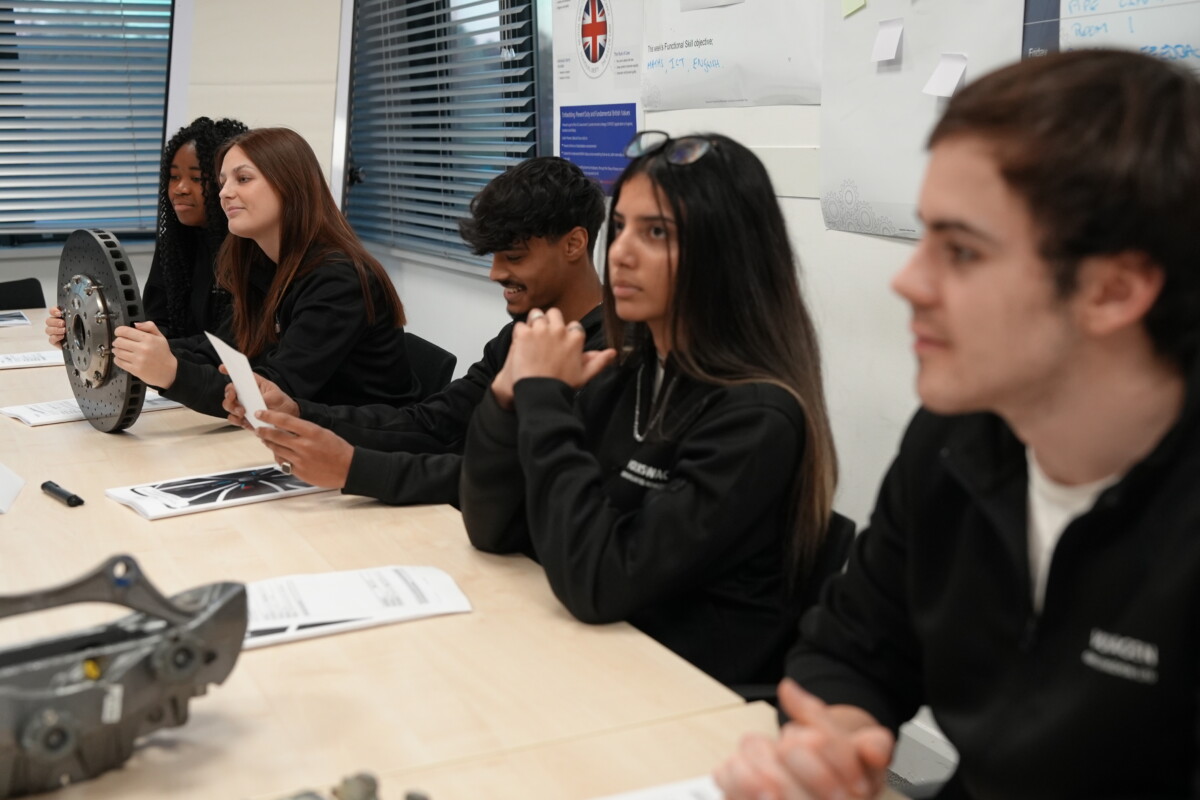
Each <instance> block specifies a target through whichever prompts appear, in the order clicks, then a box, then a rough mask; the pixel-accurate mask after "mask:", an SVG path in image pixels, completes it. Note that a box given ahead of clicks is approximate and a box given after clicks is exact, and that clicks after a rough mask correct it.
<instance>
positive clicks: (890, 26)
mask: <svg viewBox="0 0 1200 800" xmlns="http://www.w3.org/2000/svg"><path fill="white" fill-rule="evenodd" d="M902 33H904V18H903V17H897V18H896V19H885V20H882V21H881V22H880V23H879V32H878V33H877V34H875V47H874V48H872V50H871V60H872V61H891V60H892V59H894V58H895V57H896V53H897V52H899V49H900V34H902Z"/></svg>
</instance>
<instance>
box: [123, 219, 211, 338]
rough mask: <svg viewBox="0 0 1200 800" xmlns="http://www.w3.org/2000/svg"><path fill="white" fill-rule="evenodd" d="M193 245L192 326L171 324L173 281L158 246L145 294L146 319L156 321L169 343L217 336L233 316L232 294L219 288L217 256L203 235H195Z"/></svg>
mask: <svg viewBox="0 0 1200 800" xmlns="http://www.w3.org/2000/svg"><path fill="white" fill-rule="evenodd" d="M189 241H190V244H189V245H188V246H189V247H190V248H191V252H192V280H191V286H192V288H191V291H190V292H189V293H188V311H189V313H190V314H191V325H189V326H188V327H186V328H179V329H177V328H175V327H172V325H171V324H170V319H171V311H170V300H169V299H168V296H167V292H168V286H167V284H168V281H169V278H168V276H167V274H166V268H165V267H163V265H162V261H161V260H160V258H159V249H158V245H156V246H155V248H154V257H153V259H152V260H151V262H150V275H149V276H148V277H147V278H146V288H145V289H143V290H142V307H143V308H144V309H145V312H146V319H148V320H153V322H154V324H155V325H157V326H158V330H159V332H160V333H162V335H163V336H166V337H167V338H168V339H179V338H184V337H188V336H195V335H196V334H199V333H203V332H204V331H212V332H213V333H216V332H217V331H218V330H220V328H221V326H222V325H224V324H226V323H227V318H228V316H229V314H230V313H231V309H230V304H229V294H228V293H227V292H225V291H223V290H221V288H220V287H218V286H217V280H216V276H215V275H214V273H213V269H214V265H213V260H214V258H215V254H214V253H212V252H211V251H210V250H209V249H208V244H207V243H206V242H205V239H204V237H203V236H202V235H195V234H192V235H191V236H190V237H189Z"/></svg>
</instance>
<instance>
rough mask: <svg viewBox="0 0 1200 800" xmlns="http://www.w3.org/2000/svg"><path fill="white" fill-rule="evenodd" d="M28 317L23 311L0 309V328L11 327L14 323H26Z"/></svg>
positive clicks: (27, 322)
mask: <svg viewBox="0 0 1200 800" xmlns="http://www.w3.org/2000/svg"><path fill="white" fill-rule="evenodd" d="M28 324H30V323H29V317H27V316H25V312H24V311H0V328H11V327H14V326H16V325H28Z"/></svg>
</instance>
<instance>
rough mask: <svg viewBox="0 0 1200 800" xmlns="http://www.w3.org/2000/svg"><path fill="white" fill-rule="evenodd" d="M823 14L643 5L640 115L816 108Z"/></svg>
mask: <svg viewBox="0 0 1200 800" xmlns="http://www.w3.org/2000/svg"><path fill="white" fill-rule="evenodd" d="M835 13H836V12H835ZM822 14H823V9H822V4H821V3H819V2H803V3H801V2H796V0H753V2H750V3H742V4H737V5H724V4H722V5H720V6H704V5H695V4H688V3H686V2H685V0H660V2H657V3H650V4H648V5H647V7H646V32H645V39H646V41H645V58H646V61H645V66H644V69H643V78H642V102H643V104H644V105H645V107H646V110H647V111H662V110H666V109H673V108H714V107H718V108H719V107H739V106H765V105H815V104H817V103H820V102H821V32H822V22H821V20H822ZM837 17H838V19H841V15H840V14H837Z"/></svg>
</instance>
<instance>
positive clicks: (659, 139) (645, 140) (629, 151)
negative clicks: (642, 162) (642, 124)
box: [625, 131, 716, 166]
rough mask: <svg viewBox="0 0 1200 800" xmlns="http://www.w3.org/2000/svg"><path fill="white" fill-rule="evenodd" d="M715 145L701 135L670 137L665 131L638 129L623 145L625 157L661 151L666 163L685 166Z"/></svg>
mask: <svg viewBox="0 0 1200 800" xmlns="http://www.w3.org/2000/svg"><path fill="white" fill-rule="evenodd" d="M715 147H716V144H714V143H713V142H712V141H711V140H709V139H705V138H704V137H703V136H681V137H679V138H678V139H672V138H671V136H670V135H669V134H667V133H666V132H665V131H640V132H638V133H637V134H635V135H634V137H633V139H632V140H631V141H630V142H629V144H627V145H625V155H626V157H627V158H640V157H642V156H649V155H654V154H655V153H657V152H659V151H662V156H663V158H664V159H665V160H666V162H667V163H668V164H675V165H676V166H686V165H687V164H695V163H696V162H697V161H699V160H700V159H701V158H703V157H704V156H705V155H707V154H708V153H709V151H711V150H713V149H714V148H715Z"/></svg>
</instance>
